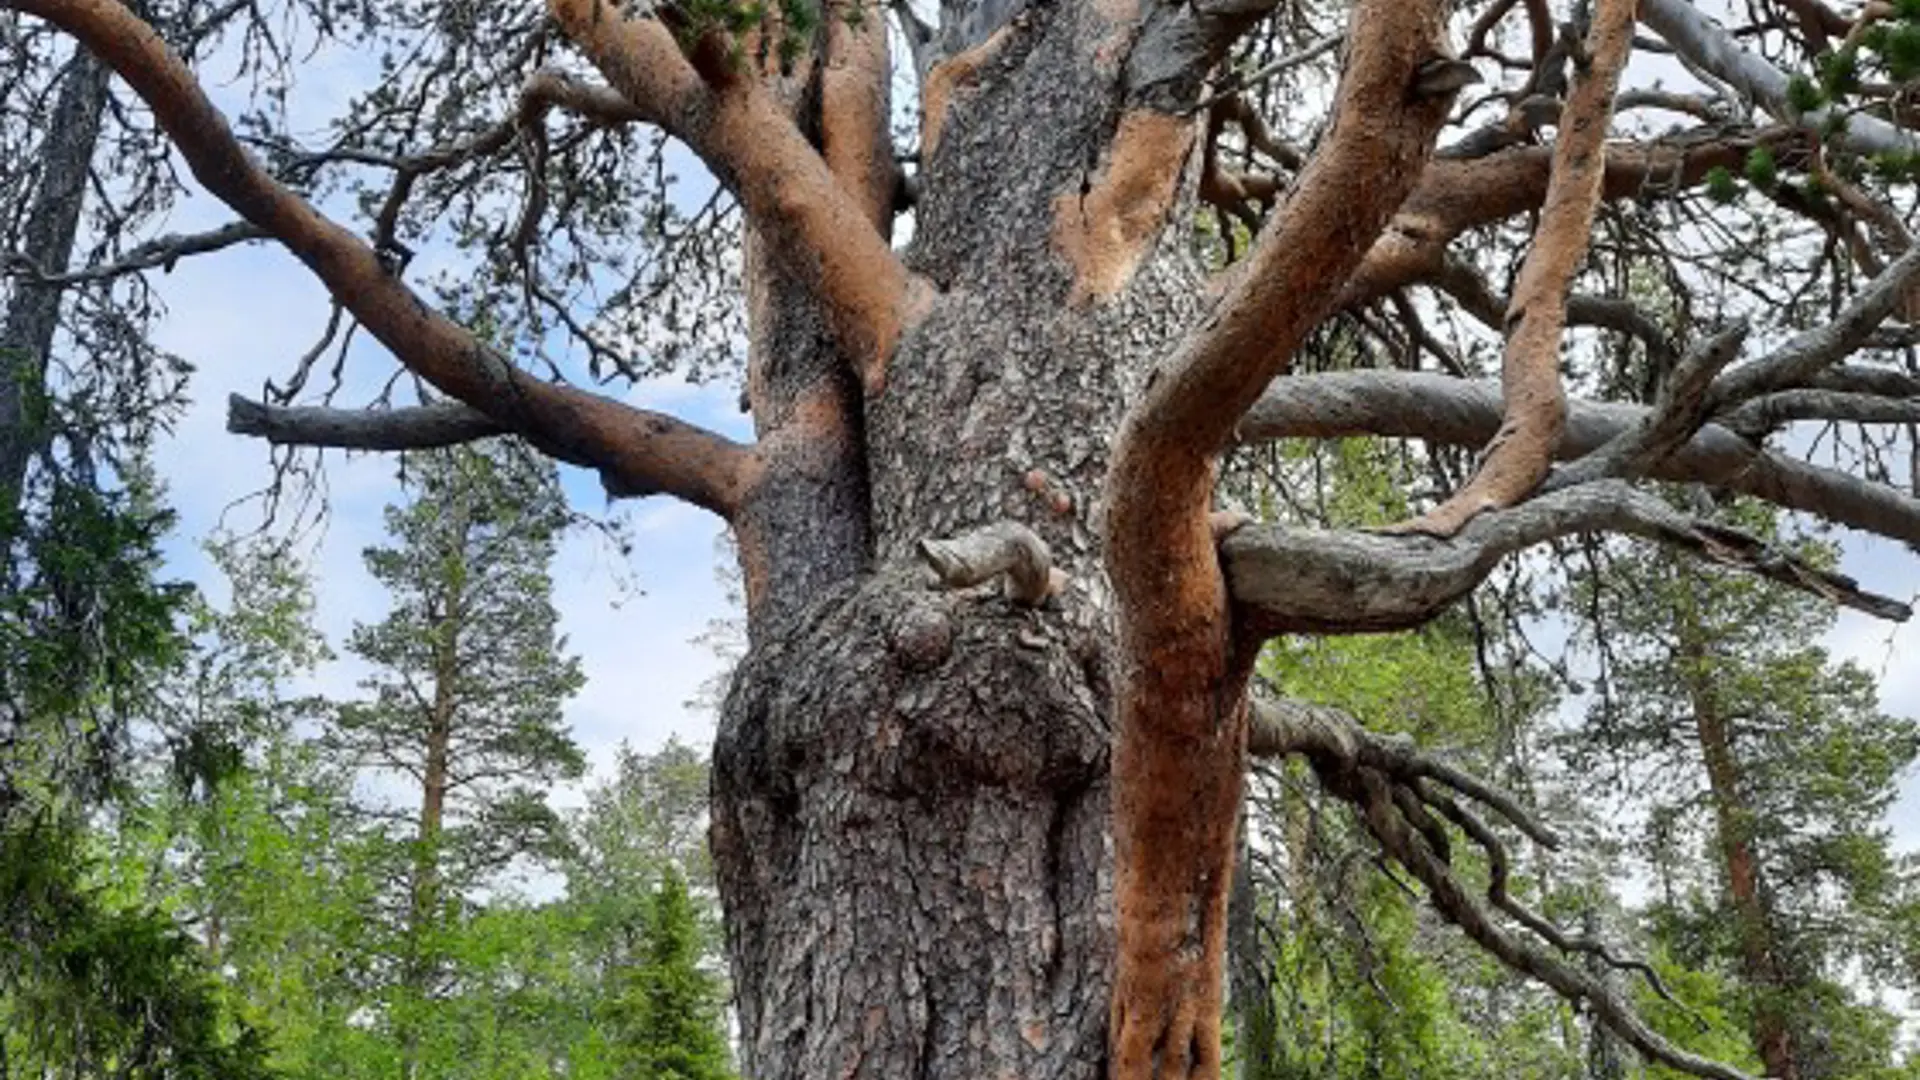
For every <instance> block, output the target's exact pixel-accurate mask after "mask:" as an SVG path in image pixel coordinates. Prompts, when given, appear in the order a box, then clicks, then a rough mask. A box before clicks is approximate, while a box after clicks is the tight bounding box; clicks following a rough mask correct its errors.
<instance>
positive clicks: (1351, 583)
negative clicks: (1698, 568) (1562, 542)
mask: <svg viewBox="0 0 1920 1080" xmlns="http://www.w3.org/2000/svg"><path fill="white" fill-rule="evenodd" d="M1583 532H1614V533H1625V534H1628V535H1633V536H1640V537H1644V538H1646V539H1649V540H1655V541H1658V542H1660V543H1663V544H1668V545H1671V546H1674V547H1678V548H1681V549H1682V550H1685V551H1689V552H1691V553H1693V554H1694V555H1696V556H1698V557H1700V558H1703V559H1706V560H1707V561H1709V562H1714V563H1718V564H1720V565H1723V566H1728V567H1732V568H1735V569H1739V570H1744V571H1747V572H1749V573H1753V574H1756V575H1759V576H1761V577H1765V578H1767V579H1769V580H1771V581H1775V582H1778V583H1780V584H1784V585H1788V586H1791V587H1793V588H1797V589H1800V590H1802V591H1805V592H1808V593H1811V594H1813V595H1815V596H1818V597H1820V598H1821V599H1823V600H1827V601H1829V602H1831V603H1836V604H1841V605H1844V606H1846V607H1850V608H1854V609H1856V610H1858V611H1863V612H1866V613H1867V614H1869V615H1873V616H1876V617H1878V618H1883V619H1892V620H1895V621H1904V620H1905V619H1906V618H1907V617H1908V616H1909V615H1910V611H1909V609H1908V607H1907V605H1906V604H1903V603H1901V602H1899V601H1897V600H1894V599H1892V598H1890V597H1885V596H1881V595H1878V594H1876V593H1872V592H1868V591H1866V590H1864V589H1862V588H1860V586H1859V583H1858V582H1856V581H1854V580H1853V579H1852V578H1849V577H1846V576H1845V575H1842V574H1837V573H1833V572H1831V571H1826V570H1822V569H1820V568H1818V567H1815V566H1812V565H1811V564H1808V563H1807V562H1805V561H1804V560H1801V559H1799V558H1797V557H1796V556H1794V555H1792V554H1791V553H1790V552H1787V551H1784V550H1782V549H1779V548H1776V547H1774V546H1773V545H1770V544H1768V543H1767V542H1765V541H1764V540H1761V539H1759V538H1757V537H1753V536H1750V535H1748V534H1746V533H1743V532H1740V531H1739V530H1737V529H1731V528H1727V527H1724V526H1720V525H1717V524H1714V523H1711V522H1705V521H1697V520H1694V519H1693V518H1690V517H1688V516H1686V515H1684V514H1682V513H1680V512H1679V511H1677V510H1675V509H1673V508H1672V507H1671V506H1669V505H1667V503H1666V502H1664V501H1662V500H1661V499H1659V498H1657V497H1655V496H1653V495H1650V494H1647V493H1645V492H1641V491H1636V490H1634V489H1633V488H1632V487H1631V486H1629V485H1628V484H1626V483H1625V482H1623V481H1618V480H1601V481H1596V482H1594V483H1589V484H1583V485H1581V486H1579V487H1573V488H1567V489H1565V490H1561V491H1556V492H1553V493H1551V494H1546V495H1540V496H1538V497H1536V498H1533V499H1529V500H1527V501H1526V502H1523V503H1521V504H1520V505H1518V506H1514V507H1510V508H1508V509H1505V510H1497V511H1490V512H1488V513H1485V514H1481V515H1479V516H1477V517H1475V518H1474V519H1473V520H1472V521H1470V522H1468V523H1467V524H1466V525H1465V526H1464V527H1462V528H1461V529H1460V531H1459V532H1457V533H1455V534H1454V535H1453V536H1452V537H1449V538H1444V539H1443V538H1436V537H1432V536H1427V535H1425V534H1419V533H1404V532H1401V533H1363V532H1356V531H1350V530H1338V531H1325V530H1319V529H1297V528H1289V527H1286V526H1280V525H1250V526H1247V527H1245V528H1241V529H1238V530H1235V531H1234V532H1233V533H1231V534H1230V535H1228V536H1227V537H1226V539H1225V540H1224V541H1222V543H1221V545H1220V553H1221V557H1222V561H1223V562H1224V564H1225V567H1226V573H1227V581H1228V583H1229V587H1230V589H1231V591H1232V595H1233V600H1234V603H1235V604H1236V605H1238V606H1239V608H1240V609H1241V610H1242V611H1243V612H1244V613H1245V616H1246V617H1247V619H1248V621H1249V623H1250V624H1251V625H1253V626H1255V627H1257V628H1258V629H1259V630H1261V631H1262V632H1265V633H1267V634H1269V635H1270V634H1274V633H1314V634H1343V633H1347V634H1350V633H1374V632H1381V631H1389V630H1403V629H1407V628H1409V627H1413V626H1418V625H1420V624H1422V623H1424V622H1426V621H1428V620H1430V619H1432V618H1433V617H1434V616H1436V615H1438V614H1440V613H1441V612H1442V611H1444V610H1446V609H1447V608H1448V607H1450V606H1451V605H1452V604H1453V603H1454V602H1455V601H1457V600H1458V599H1460V598H1461V597H1463V596H1465V595H1466V594H1467V593H1469V592H1471V591H1472V590H1473V589H1474V587H1475V586H1477V585H1479V584H1480V582H1481V581H1483V580H1485V579H1486V576H1487V575H1488V574H1489V573H1491V572H1492V570H1493V568H1494V566H1495V565H1497V564H1498V563H1499V562H1500V560H1501V559H1503V558H1505V557H1506V556H1508V555H1511V554H1514V553H1516V552H1520V551H1524V550H1526V549H1527V548H1529V547H1533V546H1535V545H1537V544H1542V543H1545V542H1546V541H1548V540H1552V539H1555V538H1557V537H1562V536H1569V535H1573V534H1576V533H1583Z"/></svg>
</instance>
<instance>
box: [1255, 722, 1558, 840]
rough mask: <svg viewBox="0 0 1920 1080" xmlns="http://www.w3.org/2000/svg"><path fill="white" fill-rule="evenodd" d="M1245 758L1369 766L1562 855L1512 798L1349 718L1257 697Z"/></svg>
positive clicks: (1552, 834) (1408, 741)
mask: <svg viewBox="0 0 1920 1080" xmlns="http://www.w3.org/2000/svg"><path fill="white" fill-rule="evenodd" d="M1250 709H1251V713H1250V716H1249V718H1248V724H1249V727H1248V732H1247V753H1249V754H1252V755H1254V756H1256V757H1280V756H1285V755H1288V754H1303V755H1307V756H1309V757H1327V758H1332V759H1334V760H1336V761H1339V762H1341V763H1342V764H1343V765H1347V766H1365V767H1366V768H1369V769H1376V770H1379V771H1381V772H1384V773H1387V774H1389V775H1392V776H1395V777H1398V778H1400V779H1402V780H1404V781H1412V780H1432V781H1433V782H1435V783H1437V784H1442V785H1445V786H1446V787H1449V788H1452V789H1453V790H1454V791H1457V792H1459V793H1460V794H1461V795H1464V796H1466V797H1467V798H1469V799H1472V800H1473V801H1475V802H1477V803H1481V804H1482V805H1485V806H1487V807H1489V808H1491V809H1492V810H1493V811H1494V812H1496V813H1498V814H1499V815H1500V816H1501V817H1503V818H1505V819H1506V820H1507V821H1508V823H1510V824H1511V825H1512V826H1513V827H1514V828H1516V829H1518V830H1520V831H1521V832H1522V833H1525V834H1526V835H1527V837H1528V838H1529V839H1531V840H1532V841H1533V842H1534V843H1536V844H1539V845H1540V846H1541V847H1544V848H1548V849H1550V850H1558V849H1559V847H1560V837H1559V834H1557V833H1555V832H1554V831H1553V829H1551V828H1549V827H1548V826H1547V825H1546V824H1545V823H1543V822H1542V821H1541V820H1540V819H1539V818H1538V817H1536V816H1535V815H1534V814H1532V813H1530V812H1528V811H1527V810H1526V809H1525V808H1523V807H1522V806H1521V805H1520V802H1519V800H1517V799H1515V798H1514V797H1513V796H1512V795H1510V794H1508V793H1506V792H1504V791H1502V790H1500V789H1499V788H1497V787H1494V786H1493V785H1492V784H1489V783H1487V782H1486V781H1484V780H1481V779H1480V778H1479V777H1477V776H1474V775H1473V774H1472V773H1470V772H1467V771H1466V770H1465V769H1461V768H1459V767H1458V766H1455V765H1452V764H1449V763H1448V762H1446V761H1443V760H1441V759H1440V758H1437V757H1434V756H1432V755H1430V754H1425V753H1422V752H1421V751H1420V749H1419V748H1418V747H1417V746H1415V745H1414V743H1413V740H1412V739H1408V738H1392V737H1389V736H1385V735H1380V734H1376V733H1375V732H1372V731H1369V730H1368V729H1367V727H1366V725H1364V724H1362V723H1360V721H1358V720H1356V719H1354V718H1353V716H1351V715H1350V714H1348V713H1346V712H1344V711H1342V710H1340V709H1336V708H1334V707H1332V706H1330V705H1316V704H1314V703H1312V702H1308V701H1301V700H1299V699H1297V698H1273V697H1267V696H1265V695H1256V696H1255V697H1254V698H1253V699H1252V701H1251V705H1250Z"/></svg>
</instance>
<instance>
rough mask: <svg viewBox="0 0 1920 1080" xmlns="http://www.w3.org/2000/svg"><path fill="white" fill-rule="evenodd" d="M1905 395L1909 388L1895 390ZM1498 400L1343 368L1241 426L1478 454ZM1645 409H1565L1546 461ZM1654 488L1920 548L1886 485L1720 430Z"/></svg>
mask: <svg viewBox="0 0 1920 1080" xmlns="http://www.w3.org/2000/svg"><path fill="white" fill-rule="evenodd" d="M1825 374H1826V375H1829V376H1838V377H1839V378H1836V379H1835V380H1834V382H1835V383H1836V385H1835V387H1834V388H1835V389H1840V390H1855V391H1860V392H1870V393H1878V392H1880V391H1882V390H1883V389H1884V390H1887V391H1893V392H1898V393H1900V394H1901V395H1902V396H1908V395H1911V394H1912V393H1913V390H1912V389H1911V388H1908V387H1910V386H1911V384H1912V380H1911V379H1910V378H1908V377H1905V376H1903V375H1901V373H1898V372H1892V371H1887V370H1885V369H1874V368H1859V367H1850V368H1847V369H1844V370H1842V371H1830V372H1827V373H1825ZM1903 388H1907V389H1903ZM1500 408H1501V406H1500V395H1499V391H1498V389H1497V388H1496V387H1495V386H1493V385H1492V384H1490V383H1486V382H1480V381H1472V380H1465V379H1455V378H1450V377H1448V376H1444V375H1436V374H1432V373H1427V372H1402V371H1347V372H1334V373H1327V374H1315V375H1295V376H1291V377H1288V378H1285V379H1277V380H1275V381H1274V384H1273V386H1272V387H1270V388H1269V389H1268V391H1267V393H1266V395H1265V396H1263V397H1262V398H1261V399H1260V401H1259V402H1257V403H1256V404H1255V405H1254V407H1253V408H1252V409H1250V410H1248V412H1247V415H1246V416H1245V417H1243V418H1242V419H1241V423H1240V428H1239V437H1240V439H1241V440H1242V441H1244V442H1260V441H1267V440H1271V439H1282V438H1339V437H1342V436H1348V435H1382V436H1386V437H1389V438H1408V439H1424V440H1426V441H1429V442H1438V443H1445V444H1447V445H1450V446H1478V445H1481V444H1483V443H1484V442H1485V441H1486V440H1487V439H1488V438H1489V437H1490V436H1491V435H1492V433H1493V432H1494V431H1495V430H1496V429H1497V428H1498V426H1499V422H1500ZM1646 413H1647V409H1646V407H1645V406H1641V405H1630V404H1624V403H1617V402H1590V401H1579V400H1576V401H1573V402H1570V403H1569V410H1568V417H1567V430H1566V433H1565V435H1564V436H1563V437H1562V438H1561V440H1560V444H1559V445H1558V446H1557V447H1556V448H1555V450H1554V454H1555V456H1556V457H1558V458H1560V459H1562V460H1571V459H1575V458H1578V457H1581V456H1582V455H1585V454H1588V453H1591V452H1593V451H1594V450H1596V449H1598V448H1599V447H1601V446H1602V445H1604V444H1606V443H1607V442H1608V441H1610V440H1612V439H1614V438H1615V437H1617V436H1619V435H1620V434H1622V433H1623V432H1626V431H1628V430H1631V429H1632V428H1633V427H1634V426H1635V425H1637V424H1639V423H1640V422H1641V421H1642V420H1643V419H1644V418H1645V416H1646ZM1649 475H1650V476H1652V477H1653V478H1655V479H1660V480H1674V481H1683V482H1697V483H1704V484H1707V485H1709V486H1712V487H1716V488H1721V489H1724V490H1727V491H1733V492H1738V493H1740V494H1743V495H1751V496H1753V497H1754V498H1757V499H1764V500H1765V501H1767V502H1771V503H1774V504H1775V505H1778V506H1783V507H1786V508H1788V509H1790V510H1799V511H1803V512H1805V513H1809V514H1813V515H1815V516H1817V517H1821V518H1825V519H1827V520H1829V521H1833V522H1836V523H1838V524H1842V525H1846V526H1848V527H1850V528H1855V529H1860V530H1863V531H1866V532H1871V533H1877V534H1879V535H1881V536H1886V537H1891V538H1893V539H1896V540H1902V541H1905V542H1907V543H1909V544H1920V500H1916V499H1914V498H1913V497H1911V496H1908V495H1905V494H1903V493H1901V492H1900V491H1897V490H1895V489H1894V488H1892V487H1889V486H1888V485H1886V484H1879V483H1874V482H1872V481H1870V480H1865V479H1862V478H1860V477H1858V476H1854V475H1852V474H1849V473H1846V472H1841V471H1839V470H1837V469H1829V468H1825V467H1822V466H1818V465H1812V464H1809V463H1807V462H1804V461H1799V460H1796V459H1794V458H1791V457H1788V456H1786V455H1784V454H1780V453H1776V452H1773V451H1769V450H1766V449H1764V448H1762V447H1760V446H1759V445H1757V444H1755V443H1753V442H1751V441H1749V440H1747V439H1745V438H1742V437H1741V436H1740V435H1738V434H1735V433H1734V432H1733V431H1732V430H1729V429H1728V428H1727V427H1724V426H1722V425H1721V424H1719V423H1709V424H1706V425H1704V426H1703V427H1701V429H1700V430H1699V431H1698V432H1697V433H1696V434H1695V435H1694V436H1693V438H1692V439H1691V440H1690V441H1688V442H1687V443H1686V444H1685V445H1684V446H1681V447H1679V448H1678V449H1676V450H1675V451H1674V453H1672V454H1671V455H1669V456H1668V457H1667V458H1666V459H1664V460H1663V461H1660V462H1658V463H1656V464H1654V465H1653V466H1652V468H1651V471H1650V473H1649Z"/></svg>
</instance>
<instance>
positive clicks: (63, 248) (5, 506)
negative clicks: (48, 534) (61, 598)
mask: <svg viewBox="0 0 1920 1080" xmlns="http://www.w3.org/2000/svg"><path fill="white" fill-rule="evenodd" d="M107 75H108V70H107V66H106V65H105V64H102V63H100V62H99V61H97V60H95V59H94V58H93V57H92V56H91V55H89V54H88V53H86V52H84V51H83V52H80V53H79V54H77V55H76V56H75V57H74V58H73V59H72V60H71V61H69V62H68V64H67V67H66V70H65V72H63V73H62V74H61V76H60V93H59V97H58V98H57V99H56V101H55V102H54V106H53V114H52V115H51V116H50V117H48V126H47V128H46V132H47V138H46V142H45V144H44V146H43V148H42V150H41V160H40V174H39V176H38V177H37V178H36V183H35V186H34V198H33V204H32V206H31V207H30V208H29V209H28V210H27V218H26V224H25V226H24V228H23V230H22V232H21V239H20V249H19V251H18V252H17V253H14V254H17V255H18V256H19V257H20V258H21V259H24V260H26V261H27V262H28V263H29V264H30V265H32V266H35V267H39V268H45V269H49V270H51V271H53V272H56V273H57V272H62V271H65V270H66V269H67V264H68V263H69V262H70V261H71V260H72V258H73V243H74V236H75V234H76V233H77V232H78V231H79V227H80V211H81V208H82V207H83V205H84V204H85V201H86V192H87V171H88V169H89V168H90V167H91V165H92V162H93V151H94V145H95V143H96V142H98V140H99V136H100V121H101V117H102V114H103V113H104V112H105V111H106V106H107ZM64 291H65V290H64V288H63V287H62V286H60V285H58V284H48V283H42V282H37V281H33V280H29V279H28V278H26V277H24V276H23V277H21V278H19V279H17V281H16V283H15V286H14V293H13V296H12V298H11V302H10V303H9V304H8V305H7V309H6V315H5V316H4V318H3V319H0V525H4V523H6V522H8V521H10V520H11V519H12V517H13V513H14V511H15V510H16V509H18V507H19V504H20V499H21V496H22V494H23V492H22V485H23V484H24V483H25V482H26V476H27V468H28V465H29V464H30V463H31V462H32V460H33V457H34V455H35V454H36V453H38V452H39V451H40V449H41V447H42V446H44V445H45V440H46V438H47V432H46V430H45V427H44V423H43V418H42V417H41V416H40V415H39V414H40V413H41V411H42V405H41V403H40V398H41V395H42V394H43V393H44V390H45V386H46V381H47V357H48V354H50V353H51V352H52V350H53V339H54V333H55V331H57V330H58V329H59V326H60V297H61V294H62V292H64ZM0 535H3V534H0Z"/></svg>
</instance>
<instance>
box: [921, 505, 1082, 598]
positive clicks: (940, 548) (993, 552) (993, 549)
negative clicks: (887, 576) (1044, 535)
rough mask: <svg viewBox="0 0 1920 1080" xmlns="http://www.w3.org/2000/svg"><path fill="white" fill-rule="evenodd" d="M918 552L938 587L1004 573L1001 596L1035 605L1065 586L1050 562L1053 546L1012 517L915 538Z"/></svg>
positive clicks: (979, 581) (961, 584) (981, 580)
mask: <svg viewBox="0 0 1920 1080" xmlns="http://www.w3.org/2000/svg"><path fill="white" fill-rule="evenodd" d="M920 557H921V558H922V559H925V560H926V562H927V565H928V566H929V567H931V568H932V569H933V573H934V577H935V578H937V579H938V580H939V583H940V585H941V586H942V587H944V588H948V589H965V588H969V587H971V586H974V585H979V584H982V583H984V582H987V581H991V580H993V579H994V578H997V577H1000V578H1004V581H1005V583H1006V591H1007V596H1008V597H1010V598H1011V599H1012V600H1014V601H1015V602H1016V603H1019V604H1023V605H1025V606H1027V607H1038V606H1040V605H1041V604H1042V603H1044V602H1045V601H1046V599H1047V597H1049V596H1052V595H1053V594H1054V593H1057V592H1059V591H1060V590H1061V589H1063V588H1065V587H1066V584H1067V576H1066V574H1064V573H1062V572H1061V571H1059V570H1056V569H1054V567H1053V552H1052V551H1051V550H1050V549H1049V548H1048V547H1047V542H1046V541H1045V540H1042V539H1040V536H1039V534H1037V533H1035V532H1034V531H1033V530H1032V529H1029V528H1027V527H1026V526H1025V525H1022V524H1020V523H1019V522H1017V521H997V522H994V523H993V524H991V525H983V526H981V527H980V528H977V529H972V530H970V531H968V532H964V533H961V534H960V535H959V536H955V537H951V538H948V539H944V540H940V539H934V538H932V537H929V538H927V539H925V540H922V541H920Z"/></svg>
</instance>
